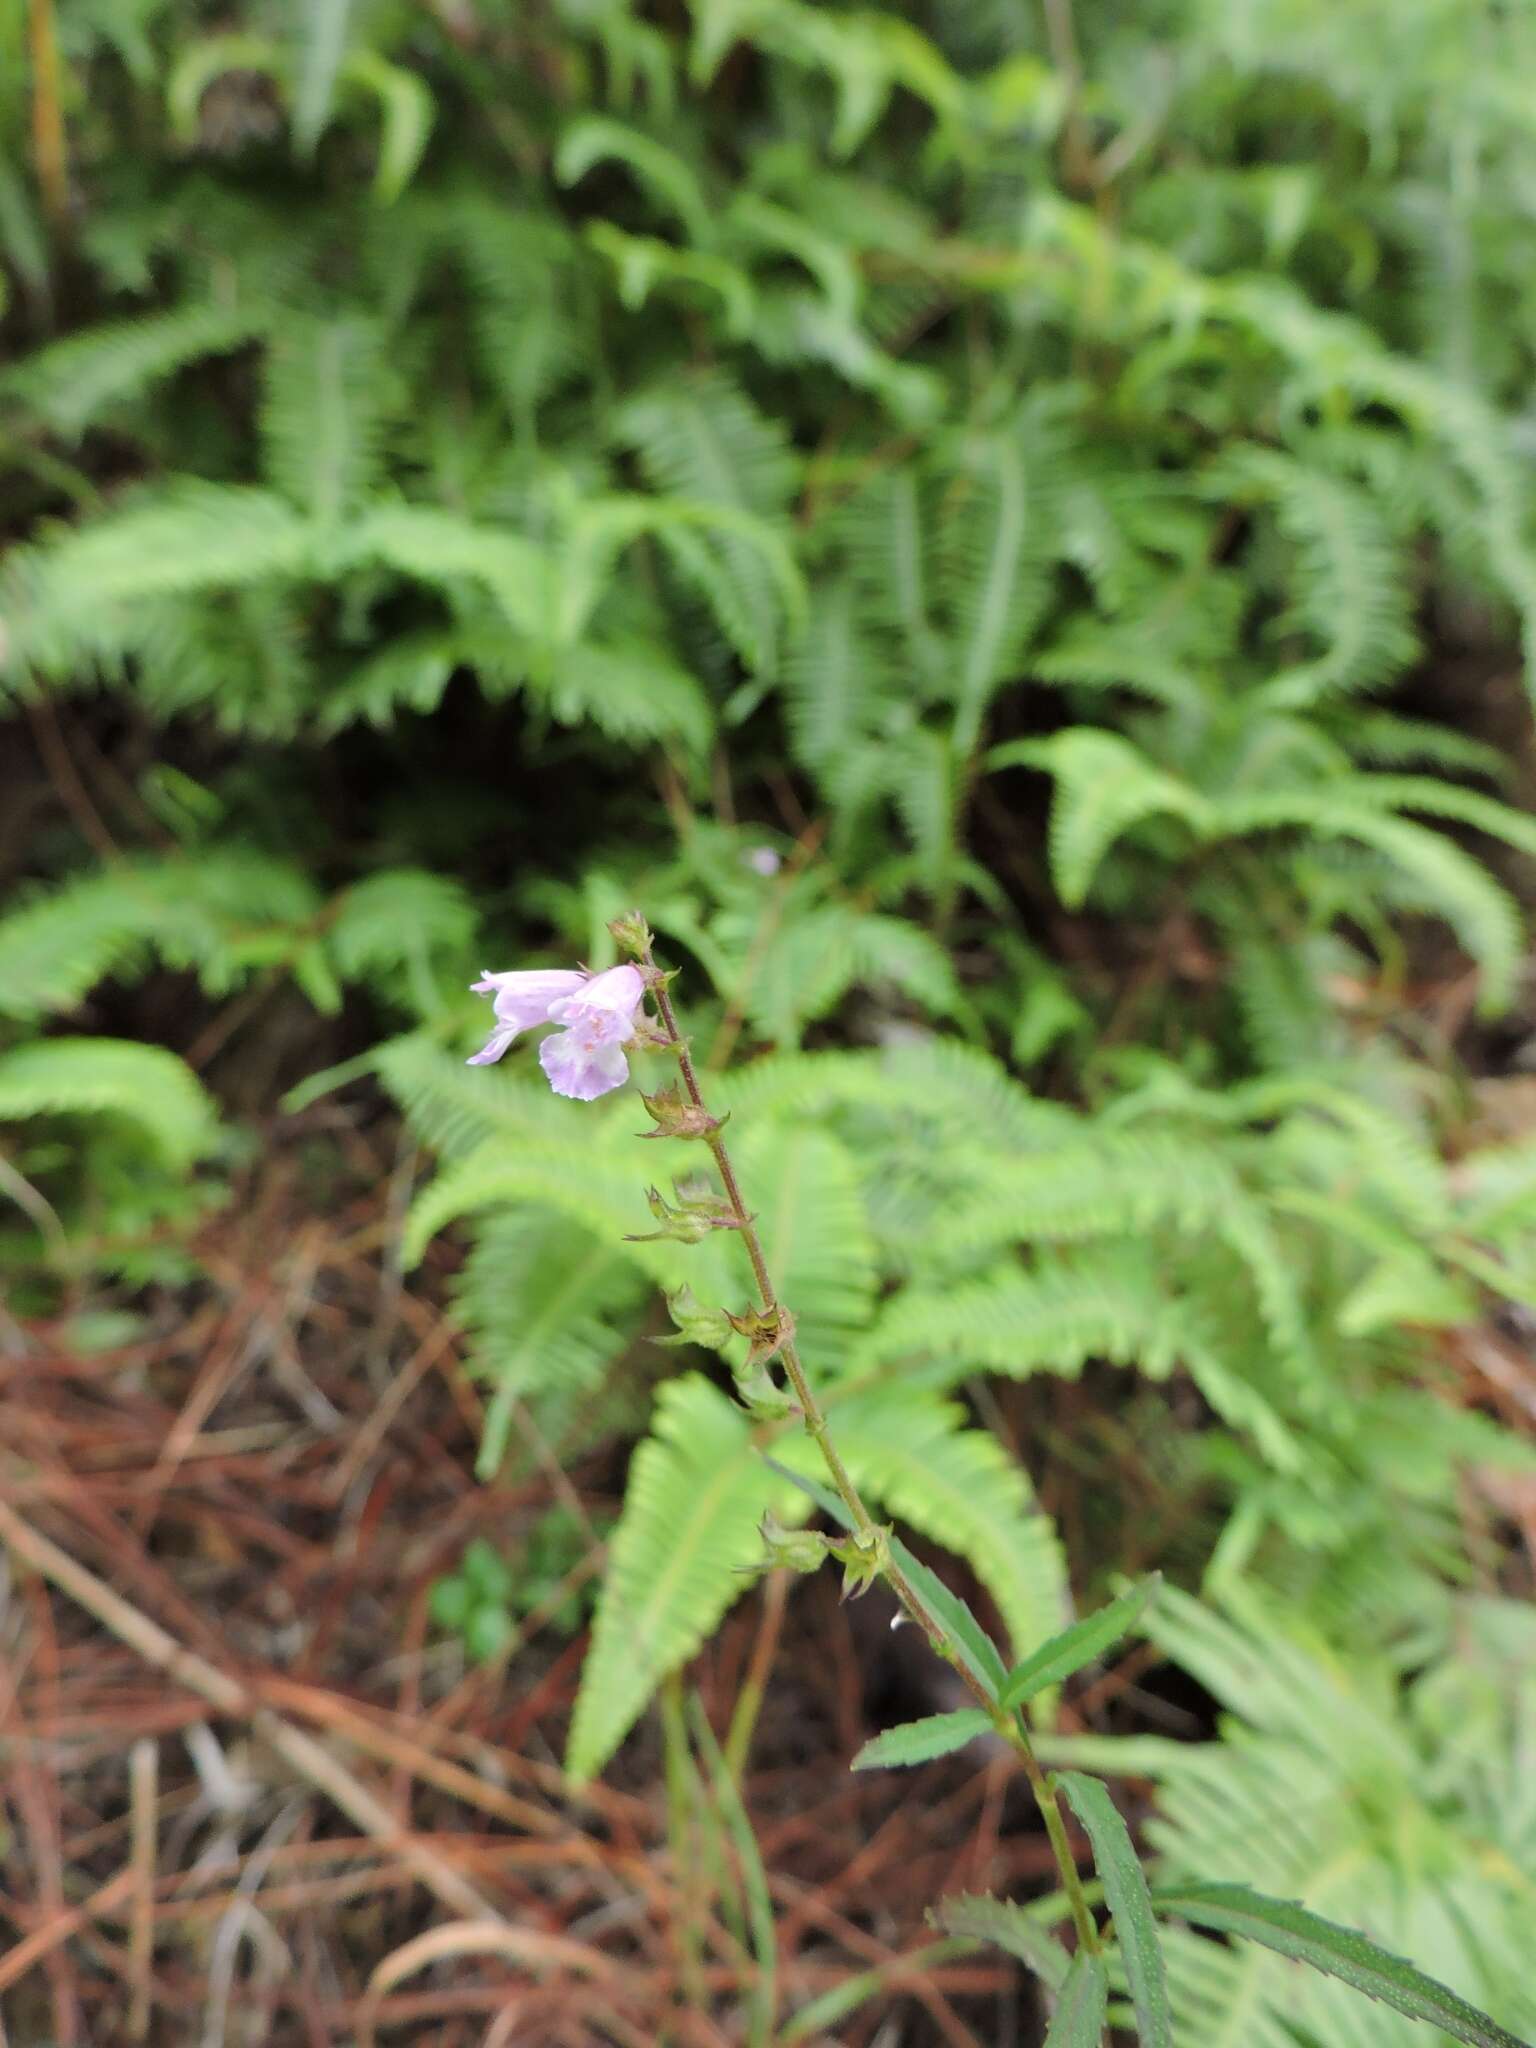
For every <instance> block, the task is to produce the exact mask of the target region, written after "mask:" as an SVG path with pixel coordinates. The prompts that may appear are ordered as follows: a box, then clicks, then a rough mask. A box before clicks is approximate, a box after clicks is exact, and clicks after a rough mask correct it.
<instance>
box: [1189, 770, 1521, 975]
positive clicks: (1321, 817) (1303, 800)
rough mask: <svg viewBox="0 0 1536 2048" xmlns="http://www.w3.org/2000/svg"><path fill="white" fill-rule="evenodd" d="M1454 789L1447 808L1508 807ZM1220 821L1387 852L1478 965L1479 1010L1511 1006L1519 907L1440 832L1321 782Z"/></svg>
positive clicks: (1504, 832)
mask: <svg viewBox="0 0 1536 2048" xmlns="http://www.w3.org/2000/svg"><path fill="white" fill-rule="evenodd" d="M1361 779H1362V780H1365V781H1371V780H1377V779H1385V778H1372V777H1364V778H1361ZM1394 779H1396V780H1413V781H1417V780H1419V778H1394ZM1452 789H1453V785H1450V784H1447V785H1444V786H1443V788H1442V789H1441V790H1440V798H1441V801H1442V805H1443V808H1445V809H1447V810H1449V809H1451V807H1452V802H1453V800H1454V802H1455V804H1456V805H1457V807H1458V808H1460V807H1462V806H1464V805H1466V806H1470V805H1474V804H1477V805H1487V807H1488V811H1489V812H1505V809H1506V807H1505V806H1503V805H1499V804H1494V803H1493V802H1492V801H1491V800H1490V799H1488V798H1478V797H1477V796H1476V795H1475V794H1474V792H1472V791H1470V790H1461V791H1455V792H1454V799H1453V798H1452V797H1451V796H1449V795H1447V791H1451V790H1452ZM1224 822H1226V824H1227V826H1228V829H1229V830H1234V831H1241V832H1258V831H1262V830H1265V829H1266V828H1274V827H1281V826H1297V827H1302V828H1304V829H1306V830H1307V831H1311V832H1315V833H1317V834H1318V835H1319V836H1321V837H1323V838H1343V839H1354V840H1358V841H1359V842H1360V843H1361V844H1362V845H1365V846H1369V847H1373V848H1374V849H1375V850H1376V851H1377V852H1379V853H1382V854H1385V855H1386V857H1387V859H1388V860H1389V861H1390V862H1391V864H1392V866H1393V867H1395V868H1397V869H1398V870H1400V871H1401V874H1402V876H1403V878H1404V880H1405V882H1406V883H1407V885H1408V886H1409V888H1410V889H1412V890H1413V891H1414V892H1415V893H1416V895H1417V897H1418V900H1419V901H1420V902H1422V903H1423V904H1424V905H1425V906H1426V907H1428V908H1432V909H1433V910H1434V911H1435V912H1436V913H1437V914H1438V915H1440V916H1441V917H1443V918H1444V919H1445V920H1446V922H1447V923H1448V924H1449V925H1450V926H1451V929H1452V930H1453V931H1454V932H1455V933H1456V936H1457V938H1458V939H1459V940H1460V942H1461V943H1462V945H1464V946H1465V947H1466V950H1467V951H1468V952H1469V953H1470V954H1471V955H1472V958H1473V959H1474V960H1475V961H1476V962H1477V964H1478V966H1479V967H1480V968H1481V970H1482V976H1483V981H1482V988H1481V991H1480V993H1479V997H1478V1006H1479V1008H1480V1009H1481V1010H1483V1011H1484V1012H1486V1013H1494V1012H1497V1011H1498V1010H1501V1009H1503V1008H1505V1007H1506V1006H1507V1005H1508V1003H1509V1001H1510V998H1511V995H1512V993H1513V990H1514V985H1515V977H1516V974H1517V972H1518V970H1519V965H1520V960H1521V957H1522V953H1523V944H1524V940H1523V931H1522V926H1521V918H1520V911H1519V907H1518V906H1517V904H1516V903H1515V901H1514V898H1513V897H1512V896H1511V895H1510V894H1509V892H1508V891H1507V890H1506V889H1504V888H1502V887H1501V886H1500V884H1499V883H1497V882H1496V881H1495V880H1494V879H1493V877H1492V876H1491V875H1490V874H1489V872H1488V870H1487V869H1486V868H1484V867H1482V866H1480V865H1479V863H1478V862H1477V861H1475V860H1473V859H1472V858H1471V856H1470V855H1469V854H1466V853H1463V852H1462V850H1461V848H1460V847H1459V846H1457V845H1456V844H1455V843H1454V842H1453V841H1451V840H1449V839H1447V838H1446V837H1445V835H1444V834H1443V833H1440V832H1431V831H1429V830H1428V829H1427V828H1426V827H1424V826H1423V825H1417V824H1414V823H1413V822H1412V821H1411V820H1409V819H1407V818H1403V817H1399V816H1396V815H1394V814H1390V813H1385V812H1377V811H1375V810H1373V809H1369V808H1367V806H1366V805H1365V804H1364V803H1362V802H1355V801H1352V800H1351V798H1350V795H1349V791H1348V787H1346V789H1344V790H1341V791H1339V792H1337V793H1335V792H1332V791H1330V790H1329V789H1327V788H1326V787H1324V788H1322V789H1317V790H1296V791H1291V790H1275V791H1270V792H1268V793H1266V794H1262V795H1258V796H1252V797H1243V798H1241V799H1236V800H1233V803H1232V805H1231V806H1230V807H1228V808H1227V809H1226V812H1225V820H1224ZM1524 822H1525V821H1521V824H1522V827H1523V825H1524ZM1509 831H1510V828H1509V826H1508V825H1507V824H1506V825H1504V826H1503V827H1502V828H1501V836H1503V837H1508V836H1509Z"/></svg>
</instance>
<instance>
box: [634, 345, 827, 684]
mask: <svg viewBox="0 0 1536 2048" xmlns="http://www.w3.org/2000/svg"><path fill="white" fill-rule="evenodd" d="M618 424H619V431H620V433H621V434H622V435H623V437H624V439H625V440H626V441H627V442H628V443H629V445H630V446H632V447H634V448H635V449H637V450H638V452H639V455H640V460H641V464H642V467H643V468H644V470H645V473H646V476H647V478H648V479H649V481H650V482H651V483H652V484H653V485H654V486H655V487H656V489H658V490H659V491H663V492H666V493H668V494H670V495H671V496H672V497H673V498H675V499H681V500H685V501H690V502H692V503H694V504H698V505H704V506H709V505H717V506H723V507H726V508H728V509H731V510H734V511H736V512H739V513H743V514H747V515H749V516H750V517H751V518H752V519H754V520H758V521H764V522H768V523H769V525H770V528H771V525H772V523H773V522H774V521H776V520H782V518H783V516H784V514H785V513H786V511H787V509H788V504H789V497H790V493H791V491H792V490H793V488H794V483H795V463H794V459H793V457H792V456H791V455H790V453H789V450H788V448H787V447H786V445H785V442H784V438H783V435H782V433H781V432H780V431H779V430H778V429H776V428H775V427H774V426H772V425H771V424H770V423H769V421H768V420H767V419H766V418H764V416H763V415H762V414H761V413H759V412H758V411H757V409H756V408H755V407H754V406H753V405H752V404H751V402H750V401H749V400H748V399H747V397H746V396H745V394H744V393H743V392H741V391H740V390H739V389H738V388H737V387H736V386H735V385H734V384H733V383H732V382H731V381H730V380H729V379H728V378H726V377H724V376H722V375H720V374H717V373H708V374H705V375H701V376H696V377H692V378H689V379H686V380H683V381H680V382H675V383H673V384H671V385H668V386H666V387H664V388H659V389H655V390H652V391H649V392H646V393H644V394H642V395H641V396H640V397H638V398H634V399H631V400H630V401H629V403H628V404H627V405H626V406H625V407H624V409H623V411H622V413H621V414H620V415H619V422H618ZM661 539H662V542H663V545H664V546H665V547H666V548H667V550H668V552H669V553H671V554H672V555H673V556H674V557H675V558H676V559H677V560H678V562H679V564H680V566H681V567H682V568H683V569H684V571H685V573H686V574H688V575H689V577H690V578H691V579H693V580H695V581H697V582H699V583H700V584H701V586H702V587H703V588H704V590H705V592H706V595H710V596H711V597H712V600H713V601H714V602H715V605H716V609H717V610H718V611H719V612H720V616H721V622H722V624H723V625H724V626H725V627H726V630H727V631H728V632H729V633H730V635H731V638H732V640H733V642H734V644H735V645H736V647H737V650H738V651H739V652H740V653H741V655H742V657H743V659H745V660H746V661H748V662H749V663H750V664H751V665H752V666H753V667H755V668H763V667H767V666H769V665H771V663H772V661H773V658H774V654H775V650H776V649H777V647H778V644H779V631H780V616H781V596H780V592H779V590H778V588H777V587H776V584H775V579H774V577H773V575H772V573H771V571H770V570H769V568H768V567H767V566H766V565H765V562H764V560H763V558H762V555H761V552H760V550H759V549H758V548H756V547H755V546H754V545H753V544H752V542H751V540H750V539H749V538H748V536H747V534H746V533H742V534H739V535H737V534H732V533H731V532H730V531H729V530H728V529H722V530H721V532H720V534H719V535H718V537H712V538H711V539H710V540H709V541H707V542H706V540H705V539H704V538H703V536H702V535H701V534H699V533H696V532H691V531H689V530H687V529H685V528H679V529H673V528H671V527H667V528H663V529H662V531H661ZM716 565H717V566H716ZM721 576H723V578H724V582H723V585H722V583H721V581H720V578H721Z"/></svg>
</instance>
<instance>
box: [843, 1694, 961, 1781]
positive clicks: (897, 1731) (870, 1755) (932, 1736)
mask: <svg viewBox="0 0 1536 2048" xmlns="http://www.w3.org/2000/svg"><path fill="white" fill-rule="evenodd" d="M991 1727H992V1718H991V1716H990V1715H988V1714H984V1713H983V1712H982V1711H981V1709H980V1707H962V1708H961V1709H960V1710H959V1711H958V1712H957V1713H953V1714H929V1715H928V1716H927V1717H926V1718H925V1719H924V1720H921V1721H904V1722H903V1723H902V1724H901V1726H900V1727H899V1728H887V1729H886V1731H885V1733H884V1734H883V1735H877V1736H875V1738H874V1739H873V1741H871V1742H866V1743H865V1745H864V1747H863V1748H862V1749H861V1750H860V1751H859V1753H858V1755H857V1756H856V1757H855V1758H854V1760H853V1768H854V1770H856V1771H873V1770H878V1769H880V1768H881V1767H882V1766H884V1765H887V1764H926V1763H930V1762H931V1761H932V1760H933V1758H934V1757H936V1756H948V1755H949V1752H950V1751H951V1750H952V1749H960V1748H963V1747H964V1745H965V1744H966V1743H967V1742H974V1741H975V1740H976V1737H977V1736H978V1735H985V1734H987V1733H988V1732H989V1731H990V1729H991Z"/></svg>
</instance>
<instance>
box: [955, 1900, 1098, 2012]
mask: <svg viewBox="0 0 1536 2048" xmlns="http://www.w3.org/2000/svg"><path fill="white" fill-rule="evenodd" d="M928 1917H929V1919H930V1920H932V1921H933V1922H934V1924H935V1925H936V1926H938V1927H942V1928H943V1929H944V1931H945V1933H946V1934H964V1935H969V1936H970V1937H971V1939H972V1940H974V1941H990V1942H991V1943H992V1945H993V1947H994V1948H1000V1949H1002V1950H1004V1951H1005V1952H1006V1953H1007V1954H1008V1955H1010V1956H1013V1957H1014V1958H1016V1960H1017V1961H1019V1962H1021V1963H1022V1964H1023V1965H1024V1967H1025V1969H1026V1970H1033V1972H1034V1973H1035V1975H1036V1976H1037V1977H1038V1978H1039V1979H1040V1981H1041V1983H1042V1984H1043V1985H1044V1986H1045V1987H1046V1989H1047V1990H1048V1991H1060V1990H1062V1988H1063V1987H1064V1986H1065V1984H1066V1981H1067V1973H1068V1968H1069V1965H1070V1961H1071V1959H1070V1957H1069V1956H1068V1954H1067V1952H1066V1950H1065V1949H1064V1948H1063V1947H1062V1945H1061V1943H1060V1942H1059V1941H1053V1940H1052V1938H1051V1936H1050V1935H1049V1934H1048V1933H1047V1932H1046V1930H1045V1928H1044V1927H1042V1926H1041V1924H1040V1922H1039V1921H1038V1920H1036V1919H1035V1918H1034V1917H1033V1915H1032V1914H1030V1913H1028V1912H1026V1911H1025V1909H1024V1908H1023V1907H1022V1906H1016V1905H1015V1904H1014V1903H1013V1901H1012V1900H1011V1899H994V1898H992V1897H990V1896H988V1897H979V1896H977V1895H976V1894H974V1893H964V1892H963V1893H961V1894H960V1895H959V1897H957V1898H953V1899H940V1901H939V1903H938V1905H937V1906H936V1907H935V1908H934V1910H933V1911H932V1912H931V1913H930V1914H929V1916H928Z"/></svg>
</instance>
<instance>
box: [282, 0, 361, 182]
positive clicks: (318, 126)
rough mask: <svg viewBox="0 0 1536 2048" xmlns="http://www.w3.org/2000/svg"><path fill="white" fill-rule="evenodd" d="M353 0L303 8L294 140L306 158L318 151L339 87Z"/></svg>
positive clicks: (318, 1)
mask: <svg viewBox="0 0 1536 2048" xmlns="http://www.w3.org/2000/svg"><path fill="white" fill-rule="evenodd" d="M351 12H352V0H308V4H307V5H306V6H304V7H302V8H301V9H300V10H299V15H300V19H301V22H302V26H301V28H300V30H299V33H298V50H297V53H296V56H297V61H296V65H295V78H294V89H293V142H294V147H295V149H297V151H298V153H299V155H300V156H301V157H303V158H304V159H305V160H306V161H307V160H308V159H309V158H310V157H312V156H313V155H314V153H315V144H316V143H317V142H318V141H319V140H320V137H321V135H322V134H323V132H324V130H325V125H326V123H327V121H329V119H330V118H331V102H332V99H333V97H334V95H335V91H336V73H337V71H338V69H339V68H340V65H341V60H342V58H343V57H344V56H345V55H346V51H347V28H348V17H349V15H350V14H351Z"/></svg>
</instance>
